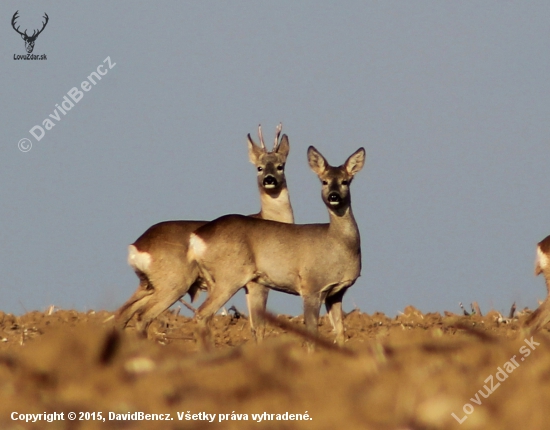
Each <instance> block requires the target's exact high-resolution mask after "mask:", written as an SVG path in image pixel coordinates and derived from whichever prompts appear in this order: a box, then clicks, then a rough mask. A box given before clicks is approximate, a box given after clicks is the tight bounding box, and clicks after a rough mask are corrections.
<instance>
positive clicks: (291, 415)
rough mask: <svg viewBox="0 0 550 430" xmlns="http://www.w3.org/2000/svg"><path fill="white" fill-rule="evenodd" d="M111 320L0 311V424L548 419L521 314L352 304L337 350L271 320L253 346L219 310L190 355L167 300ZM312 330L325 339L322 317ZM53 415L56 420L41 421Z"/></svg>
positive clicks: (497, 422) (546, 358)
mask: <svg viewBox="0 0 550 430" xmlns="http://www.w3.org/2000/svg"><path fill="white" fill-rule="evenodd" d="M111 317H112V313H110V312H105V311H97V312H93V311H90V312H87V313H81V312H76V311H70V310H56V309H50V310H49V311H47V312H29V313H27V314H24V315H22V316H14V315H11V314H5V313H2V312H0V340H2V342H0V428H1V429H26V428H33V429H47V430H54V429H83V430H84V429H103V430H109V429H210V428H212V429H214V428H223V429H291V428H292V429H294V428H296V429H348V430H349V429H402V430H405V429H427V430H428V429H495V430H497V429H498V430H502V429H548V428H550V407H549V405H550V335H549V333H548V330H547V329H546V328H544V329H543V330H541V331H540V332H538V333H536V334H535V335H533V336H532V337H531V335H530V334H527V332H526V331H525V330H524V329H522V321H523V319H524V318H525V317H524V316H521V317H520V318H519V319H517V318H515V319H512V320H510V321H502V319H501V320H500V321H499V315H498V314H497V313H496V312H491V313H489V314H488V315H487V316H483V317H481V316H477V315H472V316H463V315H448V316H442V315H440V314H437V313H431V314H422V313H421V312H419V311H418V310H416V309H414V308H413V307H408V308H406V309H405V310H404V312H403V313H402V314H400V315H398V316H397V317H394V318H389V317H387V316H385V315H383V314H378V313H377V314H373V315H367V314H364V313H361V312H360V311H358V310H356V311H353V312H351V313H349V314H347V316H346V318H345V325H346V336H347V342H346V348H345V349H344V350H339V349H337V348H335V347H332V345H331V344H330V343H328V342H327V345H319V346H318V347H317V349H316V351H315V352H313V353H308V352H307V350H306V348H305V347H304V346H303V342H304V339H303V338H302V337H301V336H300V335H299V334H296V333H291V332H288V330H286V331H285V330H283V329H281V328H278V327H274V326H270V327H269V328H268V333H269V335H268V338H267V340H266V341H265V342H264V343H262V344H260V345H256V344H255V343H254V342H253V341H251V335H250V330H249V326H248V321H247V320H246V319H245V318H232V317H230V316H216V317H215V321H214V323H213V334H214V339H215V343H216V347H215V349H214V350H213V351H211V352H200V351H197V346H196V344H195V341H194V340H193V333H194V328H195V325H194V322H193V321H192V320H191V319H190V318H186V317H183V316H178V315H177V313H176V312H174V311H169V312H165V313H164V314H163V315H162V316H161V317H160V318H159V319H158V320H157V321H155V322H154V323H153V324H152V326H151V328H150V331H149V339H141V338H139V337H138V336H136V334H135V332H134V331H133V329H132V328H131V327H130V328H129V329H127V330H126V331H125V332H123V333H120V332H116V331H114V330H113V327H112V325H113V320H112V318H111ZM278 318H279V319H280V320H281V321H283V322H287V323H290V324H291V325H294V326H296V327H298V328H301V327H303V321H302V319H301V318H300V317H297V318H291V317H287V316H279V317H278ZM320 333H321V336H322V337H323V338H325V339H328V340H332V338H333V335H332V333H331V327H330V323H329V321H328V319H327V317H322V318H321V326H320ZM54 412H56V413H58V415H57V418H60V417H61V416H60V415H59V414H63V416H62V418H63V420H61V419H58V420H56V421H52V422H48V421H47V419H48V418H50V419H51V418H52V415H49V414H52V413H54ZM71 412H74V413H75V414H76V419H75V420H69V414H70V413H71ZM99 413H101V417H99ZM140 413H141V415H140ZM25 414H35V415H34V416H30V415H29V416H28V419H31V420H32V419H38V418H39V420H38V421H36V422H34V423H32V422H25V421H24V420H25V419H26V417H25ZM146 414H157V415H156V416H153V417H156V418H170V419H169V420H163V421H150V420H145V419H139V418H146ZM160 414H168V415H160ZM207 414H208V415H207ZM453 414H454V416H453ZM94 418H95V419H94ZM149 418H151V417H149ZM45 420H46V421H45ZM210 420H212V422H210ZM459 421H460V422H462V423H459Z"/></svg>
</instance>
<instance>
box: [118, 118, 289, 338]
mask: <svg viewBox="0 0 550 430" xmlns="http://www.w3.org/2000/svg"><path fill="white" fill-rule="evenodd" d="M281 128H282V125H281V124H279V126H278V127H277V130H276V133H275V143H274V147H273V150H272V151H271V152H268V150H267V149H266V147H265V143H264V139H263V135H262V129H261V126H259V127H258V135H259V138H260V146H258V145H256V144H255V143H254V141H253V140H252V138H251V137H250V134H249V135H248V155H249V158H250V161H251V162H252V164H254V165H255V166H256V168H257V171H258V189H259V191H260V201H261V211H260V212H259V213H258V214H255V215H251V216H252V217H256V218H265V219H272V220H277V221H281V222H288V223H292V222H294V218H293V214H292V206H291V205H290V197H289V194H288V188H287V185H286V178H285V171H284V168H285V162H286V159H287V156H288V153H289V151H290V146H289V142H288V136H287V135H286V134H283V136H282V137H281V138H280V140H279V137H280V134H281ZM207 222H208V221H165V222H161V223H159V224H155V225H153V226H152V227H150V228H149V229H148V230H147V231H145V233H143V234H142V235H141V236H140V237H139V238H138V239H137V240H136V241H135V242H134V243H133V244H132V245H130V246H129V247H128V263H129V264H130V266H132V268H133V269H134V271H135V273H136V275H137V276H138V278H139V287H138V289H137V290H136V291H135V292H134V294H133V295H132V296H131V297H130V298H129V299H128V301H126V303H124V304H123V305H122V306H121V307H120V308H119V309H118V310H117V312H116V316H115V321H116V325H117V326H118V327H120V328H124V327H126V325H127V324H128V322H129V321H130V319H131V318H132V316H133V315H134V314H137V322H136V329H137V331H138V332H140V333H142V334H144V335H145V334H146V332H147V328H148V326H149V324H150V323H151V321H152V320H153V319H155V318H156V317H157V316H158V315H160V314H161V313H162V312H163V311H165V310H166V309H168V308H169V307H170V306H172V304H174V303H175V302H176V301H177V300H178V299H179V298H181V297H183V296H184V295H185V294H186V293H189V295H190V297H191V301H193V300H194V299H195V298H196V297H197V296H198V294H199V292H200V288H201V282H200V280H199V279H198V270H197V266H196V263H195V262H194V261H190V260H188V258H187V251H188V243H189V235H190V234H191V233H192V232H193V231H195V230H196V229H197V228H199V227H200V226H202V225H204V224H206V223H207ZM244 285H245V284H243V286H244ZM246 287H247V303H248V307H249V313H250V325H251V328H252V332H253V334H254V336H257V334H256V330H255V328H256V326H258V337H259V338H260V339H261V338H262V337H263V327H264V324H263V321H262V320H261V314H262V311H264V310H265V307H266V301H267V291H268V290H267V289H266V288H265V287H264V286H263V285H259V284H254V283H250V284H249V285H247V286H246Z"/></svg>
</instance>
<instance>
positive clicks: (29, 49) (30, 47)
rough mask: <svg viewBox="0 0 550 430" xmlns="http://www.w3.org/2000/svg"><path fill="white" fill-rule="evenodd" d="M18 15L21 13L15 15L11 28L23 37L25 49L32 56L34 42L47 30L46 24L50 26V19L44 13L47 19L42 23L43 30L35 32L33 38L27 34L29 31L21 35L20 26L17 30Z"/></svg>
mask: <svg viewBox="0 0 550 430" xmlns="http://www.w3.org/2000/svg"><path fill="white" fill-rule="evenodd" d="M18 13H19V11H16V12H15V13H14V14H13V18H12V19H11V26H12V27H13V29H14V30H15V31H17V32H18V33H19V34H20V35H21V38H22V39H23V40H24V41H25V49H26V50H27V52H28V53H29V54H30V53H31V52H32V50H33V49H34V42H35V41H36V38H37V37H38V35H39V34H40V33H42V32H43V31H44V29H45V28H46V24H48V19H49V18H48V14H47V13H45V12H44V16H43V18H45V19H46V21H45V22H43V23H42V29H40V30H34V31H33V33H32V36H29V35H28V34H27V30H25V32H24V33H21V32H20V31H19V26H18V27H17V28H15V24H16V23H15V21H16V20H17V18H19V16H18V15H17V14H18Z"/></svg>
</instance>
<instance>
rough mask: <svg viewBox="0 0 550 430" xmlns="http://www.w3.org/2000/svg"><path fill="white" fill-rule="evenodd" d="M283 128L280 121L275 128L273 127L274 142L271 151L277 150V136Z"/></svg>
mask: <svg viewBox="0 0 550 430" xmlns="http://www.w3.org/2000/svg"><path fill="white" fill-rule="evenodd" d="M282 129H283V123H282V122H280V123H279V125H278V126H277V128H276V129H275V143H274V144H273V152H275V151H277V148H279V143H280V142H279V136H280V135H281V130H282Z"/></svg>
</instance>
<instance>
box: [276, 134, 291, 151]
mask: <svg viewBox="0 0 550 430" xmlns="http://www.w3.org/2000/svg"><path fill="white" fill-rule="evenodd" d="M289 152H290V144H289V143H288V136H287V135H286V134H283V137H281V142H280V143H279V146H278V147H277V153H278V154H281V155H284V156H285V157H288V153H289Z"/></svg>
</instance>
